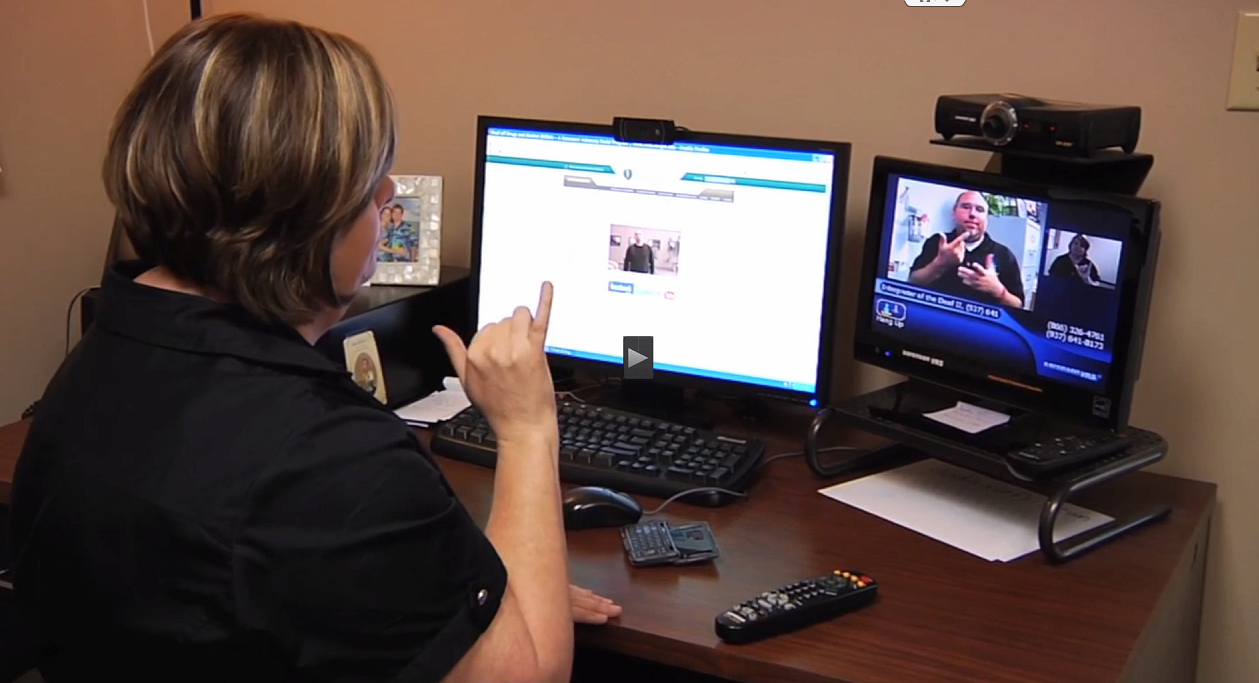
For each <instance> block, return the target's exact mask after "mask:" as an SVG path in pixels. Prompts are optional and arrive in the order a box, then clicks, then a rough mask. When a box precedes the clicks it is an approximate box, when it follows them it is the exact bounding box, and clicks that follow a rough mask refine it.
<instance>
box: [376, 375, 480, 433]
mask: <svg viewBox="0 0 1259 683" xmlns="http://www.w3.org/2000/svg"><path fill="white" fill-rule="evenodd" d="M442 387H443V389H442V390H441V391H434V392H433V393H431V394H429V395H428V396H425V397H424V398H422V399H420V400H418V401H416V402H414V403H408V404H407V405H405V406H402V407H401V408H398V409H397V410H395V411H394V412H395V413H397V414H398V417H400V418H402V419H403V420H405V421H406V422H407V423H408V424H413V425H417V426H420V427H427V426H429V425H433V424H437V423H438V422H441V421H442V420H449V419H450V418H452V417H454V416H455V415H457V414H459V411H461V410H463V409H464V408H467V407H468V406H470V405H472V401H469V400H468V395H467V394H465V393H463V385H462V384H460V382H459V378H458V377H447V378H446V379H444V380H442Z"/></svg>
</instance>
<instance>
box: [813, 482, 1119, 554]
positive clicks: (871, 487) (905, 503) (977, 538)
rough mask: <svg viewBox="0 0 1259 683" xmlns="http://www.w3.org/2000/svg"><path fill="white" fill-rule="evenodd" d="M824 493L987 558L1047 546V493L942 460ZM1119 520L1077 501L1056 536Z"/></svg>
mask: <svg viewBox="0 0 1259 683" xmlns="http://www.w3.org/2000/svg"><path fill="white" fill-rule="evenodd" d="M819 493H821V494H822V495H824V496H827V497H829V498H833V499H835V500H837V501H839V502H841V503H845V504H847V505H851V506H853V507H855V508H858V509H860V510H864V511H866V512H868V513H870V514H872V515H876V516H878V517H882V518H883V519H886V520H887V521H889V522H893V523H895V524H899V525H900V526H903V527H905V528H907V529H910V530H912V531H916V532H918V533H920V534H923V535H924V536H928V537H930V538H934V539H935V540H937V541H940V542H942V543H947V544H949V545H951V546H953V547H955V548H958V549H960V550H964V551H966V552H968V553H971V554H972V555H976V556H978V557H982V558H984V559H985V560H990V561H996V562H1009V561H1012V560H1015V559H1018V558H1020V557H1023V556H1024V555H1027V554H1028V553H1031V552H1035V551H1037V550H1039V549H1040V542H1039V540H1038V537H1037V528H1038V525H1039V522H1040V510H1041V507H1042V505H1044V502H1045V496H1042V495H1039V494H1037V493H1033V492H1031V491H1028V490H1026V489H1023V488H1020V487H1018V486H1014V485H1012V484H1007V483H1005V482H1002V481H998V480H996V479H993V478H991V477H987V476H984V475H982V474H978V473H976V472H972V471H970V470H966V469H963V468H960V467H956V466H954V465H950V464H948V463H945V462H940V461H938V460H931V459H927V460H922V461H919V462H916V463H913V464H911V465H906V466H904V467H900V468H897V469H894V470H889V471H886V472H880V473H878V474H872V475H870V476H868V477H864V478H862V479H856V480H854V481H850V482H845V483H843V484H837V485H835V486H831V487H828V488H824V489H821V490H820V491H819ZM1109 521H1111V518H1110V517H1108V516H1106V515H1103V514H1101V513H1098V512H1094V511H1092V510H1086V509H1084V508H1081V507H1079V506H1076V505H1070V504H1068V505H1064V506H1063V508H1062V510H1061V512H1059V514H1058V523H1057V525H1056V528H1055V540H1062V539H1063V538H1066V537H1068V536H1072V535H1075V534H1077V533H1079V532H1081V531H1087V530H1088V529H1092V528H1094V527H1098V526H1101V525H1102V524H1105V523H1107V522H1109Z"/></svg>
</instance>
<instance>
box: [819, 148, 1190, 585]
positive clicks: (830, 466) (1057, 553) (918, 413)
mask: <svg viewBox="0 0 1259 683" xmlns="http://www.w3.org/2000/svg"><path fill="white" fill-rule="evenodd" d="M931 143H932V144H937V145H944V146H949V147H959V148H963V149H971V150H976V151H985V152H989V153H992V154H993V159H992V162H993V163H992V164H991V165H990V169H991V170H992V171H994V172H997V173H1000V174H1002V175H1005V176H1007V177H1010V178H1016V179H1019V180H1025V181H1031V182H1037V183H1045V184H1053V185H1058V186H1063V187H1074V188H1078V189H1088V190H1100V191H1106V192H1115V193H1120V194H1128V195H1135V194H1136V193H1137V192H1138V191H1139V190H1140V188H1141V185H1142V184H1143V183H1144V181H1145V178H1146V176H1147V175H1148V174H1149V172H1150V168H1151V167H1152V166H1153V164H1154V157H1153V156H1151V155H1149V154H1125V153H1122V152H1118V151H1113V152H1107V153H1103V154H1097V155H1093V156H1091V157H1080V156H1055V155H1050V154H1043V153H1028V152H1022V151H1018V150H1004V149H1001V148H998V147H994V146H993V145H991V144H988V143H986V142H983V141H975V140H966V139H960V138H958V139H953V140H932V141H931ZM959 400H963V401H967V402H969V403H973V404H982V403H983V401H981V400H978V399H976V398H975V397H971V396H966V395H963V394H961V393H960V392H955V391H952V390H949V389H947V388H943V387H938V386H934V385H928V384H926V383H922V382H918V381H916V380H908V381H904V382H901V383H899V384H895V385H892V386H890V387H886V388H883V389H879V390H876V391H873V392H870V393H867V394H862V395H859V396H856V397H853V398H851V399H848V400H846V401H841V402H837V403H835V404H833V405H831V406H827V407H824V408H822V409H821V410H819V411H818V413H817V415H816V416H815V417H814V419H813V424H812V425H811V426H810V428H809V433H808V435H807V437H806V439H805V446H804V454H805V460H806V462H807V463H808V465H809V469H810V470H812V472H813V473H814V474H815V475H816V476H818V477H820V478H824V479H833V478H837V477H840V476H847V475H851V474H854V473H858V472H864V471H870V470H877V469H889V468H892V467H897V466H900V465H902V464H905V463H907V462H913V461H916V460H921V459H923V458H927V457H931V458H935V459H937V460H941V461H943V462H947V463H949V464H952V465H955V466H958V467H962V468H964V469H969V470H972V471H975V472H979V473H980V474H985V475H987V476H990V477H992V478H994V479H997V480H1000V481H1004V482H1007V483H1010V484H1014V485H1016V486H1019V487H1022V488H1024V489H1027V490H1030V491H1033V492H1036V493H1039V494H1041V495H1044V496H1046V497H1047V499H1046V501H1045V504H1044V506H1043V507H1042V509H1041V514H1040V524H1039V529H1038V536H1039V541H1040V550H1041V552H1042V553H1043V554H1044V555H1045V557H1046V558H1048V559H1049V561H1051V562H1054V563H1061V562H1066V561H1068V560H1071V559H1074V558H1076V557H1079V556H1081V555H1083V554H1085V553H1087V552H1089V551H1091V550H1094V549H1096V548H1098V547H1099V546H1101V545H1104V544H1105V543H1107V542H1109V541H1112V540H1114V539H1116V538H1118V537H1119V536H1121V535H1123V534H1126V533H1128V532H1130V531H1133V530H1135V529H1137V528H1140V527H1142V526H1145V525H1146V524H1149V523H1151V522H1155V521H1158V520H1161V519H1164V518H1166V517H1167V516H1168V515H1169V514H1170V513H1171V507H1170V506H1169V505H1167V504H1155V505H1152V506H1150V507H1149V508H1148V509H1145V510H1143V511H1141V512H1138V513H1136V514H1131V515H1128V516H1124V517H1116V518H1115V519H1114V520H1113V521H1111V522H1108V523H1106V524H1104V525H1102V526H1099V527H1096V528H1094V529H1091V530H1089V531H1084V532H1081V533H1078V534H1075V535H1073V536H1070V537H1068V538H1064V539H1062V540H1059V541H1056V540H1055V534H1054V531H1055V527H1056V524H1057V521H1058V515H1059V514H1060V513H1061V511H1062V508H1063V506H1064V505H1065V504H1066V503H1067V502H1068V501H1069V500H1070V499H1072V498H1074V497H1075V496H1077V495H1079V494H1081V493H1083V492H1084V491H1087V490H1089V489H1092V488H1094V487H1095V486H1097V485H1099V484H1102V483H1105V482H1108V481H1112V480H1114V479H1116V478H1118V477H1121V476H1124V475H1126V474H1129V473H1132V472H1136V471H1138V470H1141V469H1144V468H1146V467H1148V466H1150V465H1152V464H1154V463H1156V462H1159V461H1160V460H1162V459H1163V458H1164V457H1165V456H1166V455H1167V450H1168V444H1167V441H1166V440H1165V439H1164V438H1163V437H1162V436H1160V435H1158V434H1156V433H1154V432H1150V431H1145V430H1138V429H1133V430H1130V431H1133V432H1135V433H1136V434H1137V435H1138V438H1137V439H1136V440H1135V441H1134V442H1133V443H1131V444H1130V445H1129V446H1128V447H1127V448H1125V449H1124V450H1123V451H1120V452H1118V453H1116V454H1114V455H1110V456H1107V457H1105V458H1103V459H1101V460H1098V461H1093V462H1089V463H1085V464H1082V465H1079V466H1075V467H1072V468H1069V469H1066V470H1064V471H1060V472H1054V473H1051V474H1048V475H1044V476H1040V477H1037V476H1033V475H1030V474H1029V473H1028V472H1026V471H1020V469H1019V468H1018V467H1017V466H1016V465H1015V464H1014V463H1012V462H1011V461H1010V460H1008V459H1007V458H1006V457H1005V455H1004V454H1005V453H1006V452H1008V450H1006V449H1004V448H1003V447H1002V445H1001V443H1000V442H1001V441H1002V439H1000V438H988V437H983V436H982V435H981V436H980V438H969V437H970V435H968V434H966V433H965V432H962V431H959V430H952V428H949V427H946V426H945V425H942V424H940V425H934V421H932V420H930V419H929V418H923V417H922V414H923V413H925V412H930V411H932V410H938V409H941V408H945V407H949V406H952V405H956V403H957V401H959ZM994 407H995V406H994ZM1002 410H1003V412H1009V409H1008V408H1002ZM1018 418H1023V419H1021V420H1020V419H1017V418H1012V420H1011V428H1010V429H1007V430H1006V433H1007V435H1008V437H1007V438H1008V439H1009V440H1013V441H1017V440H1018V439H1019V438H1026V437H1027V435H1028V431H1029V430H1034V429H1035V427H1034V425H1032V426H1029V423H1032V422H1034V421H1035V420H1037V419H1045V420H1050V419H1053V418H1048V417H1044V416H1034V415H1029V414H1023V415H1021V416H1018ZM831 420H836V421H839V422H841V423H843V424H846V425H848V426H851V427H855V428H857V429H860V430H862V431H865V432H868V433H870V434H875V435H878V436H881V437H884V438H887V439H890V440H892V441H893V442H895V443H894V444H893V445H889V446H887V447H884V448H881V449H878V450H874V451H867V452H856V453H854V454H853V455H850V456H847V457H841V458H837V459H835V460H832V461H830V462H826V463H823V462H822V460H821V458H820V457H819V455H820V453H821V451H823V450H825V449H824V448H822V447H820V445H819V435H820V433H821V431H822V428H823V427H824V426H825V425H826V424H827V423H828V422H830V421H831ZM1016 424H1017V426H1016ZM994 429H1006V428H994ZM1019 430H1022V432H1020V431H1019Z"/></svg>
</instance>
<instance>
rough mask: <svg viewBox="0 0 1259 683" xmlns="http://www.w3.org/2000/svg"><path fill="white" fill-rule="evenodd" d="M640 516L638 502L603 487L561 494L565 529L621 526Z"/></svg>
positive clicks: (579, 489)
mask: <svg viewBox="0 0 1259 683" xmlns="http://www.w3.org/2000/svg"><path fill="white" fill-rule="evenodd" d="M642 516H643V506H641V505H639V504H638V501H636V500H634V499H633V498H632V497H630V496H629V495H628V494H625V493H621V492H620V491H613V490H612V489H610V488H606V487H603V486H578V487H576V488H572V489H569V490H568V492H567V493H565V494H564V528H565V529H598V528H601V527H621V526H625V525H626V524H633V523H634V522H637V521H638V520H639V519H641V518H642Z"/></svg>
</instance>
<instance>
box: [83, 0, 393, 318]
mask: <svg viewBox="0 0 1259 683" xmlns="http://www.w3.org/2000/svg"><path fill="white" fill-rule="evenodd" d="M396 135H397V133H396V122H395V118H394V110H393V101H392V97H391V95H390V92H389V89H388V87H387V85H386V84H385V81H384V78H383V77H382V76H381V73H380V70H379V68H378V66H377V65H376V63H375V61H374V60H373V59H372V57H371V55H370V54H369V53H368V52H367V50H366V49H365V48H364V47H363V46H362V45H360V44H359V43H357V42H355V41H353V40H351V39H349V38H347V37H345V36H341V35H337V34H334V33H330V32H327V31H323V30H320V29H317V28H312V27H308V26H304V25H302V24H299V23H296V22H292V21H280V20H274V19H267V18H262V17H258V16H254V15H247V14H227V15H217V16H212V17H209V18H205V19H200V20H197V21H194V22H192V23H190V24H188V25H187V26H186V27H184V28H183V29H182V30H181V31H179V32H178V33H177V34H176V35H174V36H172V37H171V38H170V40H168V41H167V42H166V43H165V44H164V45H163V46H162V47H161V49H160V50H158V52H157V53H156V54H155V55H154V57H153V59H152V60H151V61H150V62H149V64H148V66H147V67H146V68H145V69H144V71H143V73H142V74H141V75H140V77H139V79H138V81H137V82H136V84H135V86H134V87H133V89H132V90H131V92H130V93H129V94H128V95H127V97H126V99H125V100H124V102H123V104H122V106H121V107H120V108H119V110H118V115H117V117H116V119H115V121H114V125H113V129H112V130H111V132H110V137H109V145H108V149H107V152H106V156H105V164H104V171H103V175H104V180H105V190H106V193H107V194H108V196H109V199H110V201H112V202H113V204H114V206H115V207H116V209H117V212H118V222H119V224H120V226H121V228H122V229H123V230H124V231H125V233H126V235H127V237H128V238H129V240H130V241H131V244H132V246H133V247H134V249H135V251H136V254H137V255H138V256H139V258H140V259H142V260H144V261H146V262H147V263H149V264H150V265H160V266H165V267H166V268H168V269H169V270H170V271H171V272H173V273H174V274H175V275H176V276H178V277H180V278H183V279H185V280H188V281H191V282H193V283H195V284H197V285H200V286H202V287H206V288H209V289H212V290H214V291H218V292H221V293H222V294H223V295H225V296H227V297H228V298H230V299H231V300H232V301H234V302H235V303H237V304H239V305H241V306H242V307H243V308H244V309H246V310H247V311H249V312H250V313H252V314H254V315H255V316H256V317H258V318H259V319H261V320H264V321H266V322H270V323H281V324H288V325H298V324H302V323H305V322H308V321H309V320H310V319H312V318H313V317H314V316H315V315H316V314H317V313H318V312H319V311H320V310H322V309H323V308H325V307H326V306H330V305H332V306H335V305H339V304H341V303H343V302H342V301H341V296H340V295H339V294H338V292H337V291H336V289H335V286H334V285H333V279H332V273H331V257H332V250H333V246H334V244H335V243H336V240H337V237H338V236H339V235H340V234H342V233H343V231H345V230H346V229H347V228H348V227H349V226H350V225H351V224H353V222H354V221H355V220H356V219H358V217H359V216H360V215H362V214H363V212H364V211H366V210H367V208H368V206H369V204H370V203H371V201H372V198H373V195H374V194H375V191H376V189H377V188H378V187H379V185H380V183H381V182H382V181H383V180H384V178H385V176H387V175H388V173H389V170H390V168H391V167H392V166H393V159H394V151H395V146H396Z"/></svg>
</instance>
